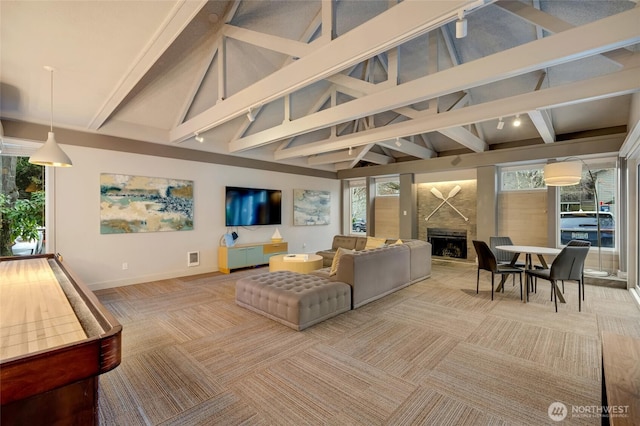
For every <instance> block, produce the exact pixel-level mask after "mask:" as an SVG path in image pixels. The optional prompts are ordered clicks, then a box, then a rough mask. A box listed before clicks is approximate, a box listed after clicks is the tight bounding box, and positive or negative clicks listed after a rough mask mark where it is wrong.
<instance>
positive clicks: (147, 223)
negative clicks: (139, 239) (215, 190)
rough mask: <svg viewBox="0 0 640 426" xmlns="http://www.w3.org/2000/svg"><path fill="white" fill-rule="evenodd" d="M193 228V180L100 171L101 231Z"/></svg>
mask: <svg viewBox="0 0 640 426" xmlns="http://www.w3.org/2000/svg"><path fill="white" fill-rule="evenodd" d="M192 229H193V181H190V180H180V179H167V178H157V177H146V176H130V175H119V174H109V173H102V174H100V233H101V234H123V233H132V232H163V231H188V230H192Z"/></svg>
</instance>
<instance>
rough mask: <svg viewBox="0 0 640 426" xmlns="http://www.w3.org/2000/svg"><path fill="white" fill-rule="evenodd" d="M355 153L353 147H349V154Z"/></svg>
mask: <svg viewBox="0 0 640 426" xmlns="http://www.w3.org/2000/svg"><path fill="white" fill-rule="evenodd" d="M351 154H353V148H351V147H349V155H351Z"/></svg>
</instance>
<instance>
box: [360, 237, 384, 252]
mask: <svg viewBox="0 0 640 426" xmlns="http://www.w3.org/2000/svg"><path fill="white" fill-rule="evenodd" d="M386 242H387V239H386V238H375V237H367V244H366V245H365V246H364V249H365V250H369V249H373V248H378V247H382V246H384V245H385V243H386Z"/></svg>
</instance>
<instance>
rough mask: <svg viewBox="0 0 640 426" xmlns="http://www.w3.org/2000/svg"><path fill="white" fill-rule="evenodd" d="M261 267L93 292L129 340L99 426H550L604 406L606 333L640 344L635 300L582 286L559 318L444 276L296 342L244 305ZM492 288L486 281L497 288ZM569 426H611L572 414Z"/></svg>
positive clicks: (540, 306)
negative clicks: (554, 407)
mask: <svg viewBox="0 0 640 426" xmlns="http://www.w3.org/2000/svg"><path fill="white" fill-rule="evenodd" d="M264 272H267V269H266V268H258V269H251V270H244V271H238V272H234V273H232V274H230V275H222V274H217V273H216V274H207V275H199V276H193V277H185V278H179V279H171V280H164V281H156V282H150V283H144V284H137V285H131V286H126V287H119V288H113V289H108V290H100V291H97V292H96V294H97V296H98V298H99V299H100V300H101V302H102V303H103V304H104V305H105V306H106V307H107V308H108V309H109V310H110V311H111V312H112V313H113V314H114V315H115V316H116V317H117V318H118V320H119V321H120V322H121V324H122V325H123V337H122V338H123V350H122V363H121V365H120V366H118V367H117V368H116V369H115V370H112V371H111V372H109V373H106V374H103V375H102V376H100V396H99V420H100V424H103V425H240V424H247V425H341V426H342V425H409V424H411V425H415V424H422V425H464V424H469V425H477V424H487V425H489V424H491V425H501V424H502V425H519V424H521V425H541V424H556V422H554V421H552V420H551V418H550V417H549V414H548V409H549V406H550V405H551V404H552V403H553V402H556V401H558V402H562V403H564V404H565V405H566V406H567V407H569V410H570V411H571V410H572V407H585V406H600V405H601V348H600V335H601V333H602V332H603V331H611V332H614V333H618V334H624V335H630V336H634V337H638V338H640V309H638V306H637V304H636V303H635V302H634V301H633V299H632V297H631V295H630V293H629V292H628V291H627V290H622V289H615V288H608V287H600V286H590V285H587V286H586V301H585V302H584V303H583V305H582V312H578V306H577V305H578V301H577V298H578V296H577V287H576V284H575V283H567V285H566V291H565V297H566V300H567V303H566V304H561V305H560V306H559V309H558V310H559V312H558V313H556V312H555V311H554V307H553V302H551V301H550V300H549V295H550V286H549V283H548V282H540V283H539V285H538V292H537V293H536V294H532V295H531V300H530V303H527V304H523V303H522V302H521V301H520V294H519V287H517V286H516V287H513V286H512V285H511V282H510V281H509V282H508V283H507V285H506V289H505V292H504V293H496V295H495V300H494V301H491V300H490V275H489V273H485V272H482V273H481V282H480V293H479V294H476V291H475V286H476V282H475V281H476V267H475V266H474V265H469V264H462V263H453V262H441V261H434V265H433V273H432V277H431V278H429V279H427V280H424V281H421V282H418V283H416V284H413V285H411V286H409V287H407V288H405V289H403V290H400V291H398V292H395V293H393V294H391V295H388V296H386V297H384V298H382V299H380V300H377V301H375V302H373V303H370V304H368V305H365V306H363V307H361V308H358V309H356V310H354V311H349V312H347V313H344V314H341V315H339V316H337V317H334V318H332V319H329V320H327V321H324V322H322V323H320V324H317V325H315V326H313V327H311V328H308V329H306V330H304V331H301V332H298V331H294V330H292V329H290V328H288V327H285V326H283V325H280V324H279V323H276V322H274V321H271V320H269V319H267V318H265V317H263V316H261V315H258V314H256V313H253V312H251V311H248V310H246V309H243V308H241V307H239V306H237V305H236V304H235V293H234V292H235V287H234V285H235V281H236V280H237V279H239V278H241V277H244V276H247V275H249V274H257V273H264ZM485 274H486V275H485ZM565 423H567V424H586V425H596V424H600V418H599V417H594V416H589V415H584V414H583V415H581V416H578V415H572V414H571V413H569V415H568V417H567V419H566V420H565Z"/></svg>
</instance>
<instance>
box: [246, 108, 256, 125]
mask: <svg viewBox="0 0 640 426" xmlns="http://www.w3.org/2000/svg"><path fill="white" fill-rule="evenodd" d="M247 118H248V119H249V121H250V122H252V123H253V122H254V121H256V116H255V115H254V114H253V111H252V110H251V108H249V112H247Z"/></svg>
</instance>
